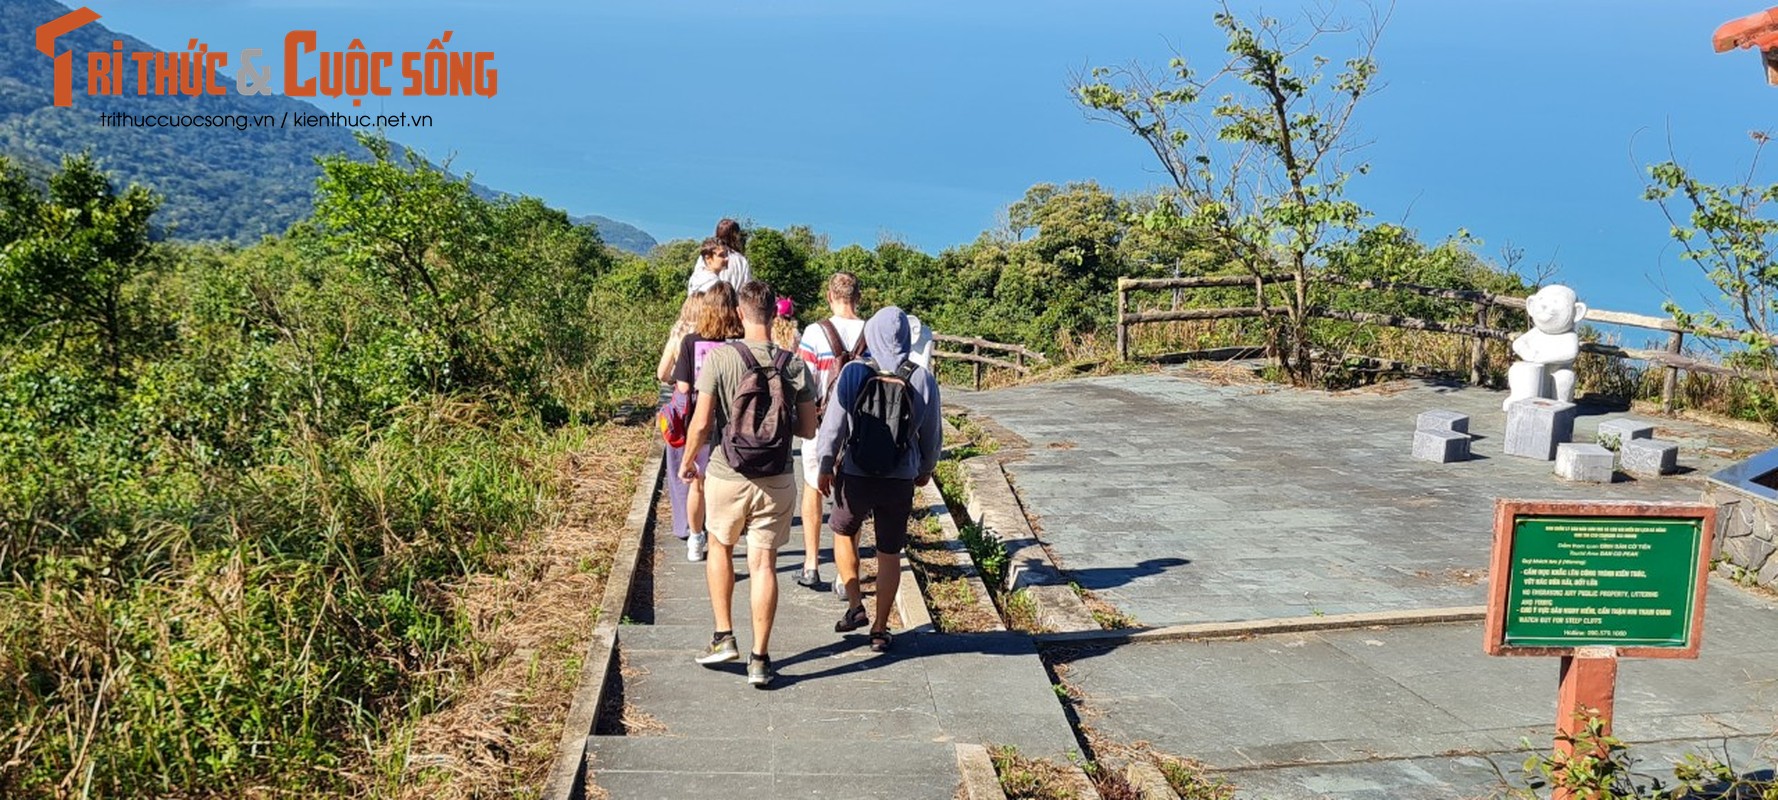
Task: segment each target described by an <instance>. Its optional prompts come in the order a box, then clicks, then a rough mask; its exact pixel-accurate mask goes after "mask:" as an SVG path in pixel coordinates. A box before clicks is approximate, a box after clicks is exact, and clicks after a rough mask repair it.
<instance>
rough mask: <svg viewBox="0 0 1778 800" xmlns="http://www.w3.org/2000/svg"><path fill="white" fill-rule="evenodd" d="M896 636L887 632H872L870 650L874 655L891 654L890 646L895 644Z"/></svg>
mask: <svg viewBox="0 0 1778 800" xmlns="http://www.w3.org/2000/svg"><path fill="white" fill-rule="evenodd" d="M894 642H895V634H892V633H890V632H889V631H887V630H881V631H871V632H870V650H871V652H873V653H887V652H889V645H891V644H894Z"/></svg>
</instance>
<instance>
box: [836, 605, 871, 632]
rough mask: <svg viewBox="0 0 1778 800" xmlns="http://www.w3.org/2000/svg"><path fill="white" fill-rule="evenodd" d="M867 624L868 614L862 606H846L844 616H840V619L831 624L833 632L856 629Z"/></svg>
mask: <svg viewBox="0 0 1778 800" xmlns="http://www.w3.org/2000/svg"><path fill="white" fill-rule="evenodd" d="M869 624H870V615H869V614H867V613H865V611H864V606H858V607H857V608H848V609H846V616H843V617H840V621H839V622H835V623H834V624H833V632H834V633H846V632H848V631H855V630H858V629H859V628H862V627H864V626H866V625H869Z"/></svg>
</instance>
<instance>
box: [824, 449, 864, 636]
mask: <svg viewBox="0 0 1778 800" xmlns="http://www.w3.org/2000/svg"><path fill="white" fill-rule="evenodd" d="M857 481H858V478H855V477H851V476H848V475H844V474H839V475H835V476H833V482H832V483H831V484H829V486H830V487H831V489H832V491H833V516H832V517H830V518H829V521H830V522H831V523H832V524H833V566H834V568H835V569H836V570H837V571H838V572H839V578H838V579H839V581H840V582H841V584H842V585H844V586H845V587H846V607H847V608H849V609H851V608H859V607H861V606H862V605H863V604H864V589H863V588H862V587H860V586H859V585H858V531H859V529H860V528H862V527H864V516H863V514H862V513H860V512H859V511H858V509H857V504H856V503H855V502H854V500H856V499H857V498H855V497H854V496H853V494H854V493H853V490H852V487H853V485H854V483H856V482H857Z"/></svg>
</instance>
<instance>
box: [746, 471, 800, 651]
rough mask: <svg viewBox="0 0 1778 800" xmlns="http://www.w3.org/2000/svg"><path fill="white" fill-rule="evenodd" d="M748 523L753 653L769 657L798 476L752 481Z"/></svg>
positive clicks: (794, 511) (748, 564)
mask: <svg viewBox="0 0 1778 800" xmlns="http://www.w3.org/2000/svg"><path fill="white" fill-rule="evenodd" d="M753 484H754V493H753V495H754V496H753V497H752V498H751V500H752V502H751V503H749V506H750V508H749V512H750V513H749V515H748V523H747V570H748V581H749V583H750V584H751V588H752V592H751V598H750V599H751V600H752V606H753V653H754V654H755V655H762V656H763V655H767V654H769V653H770V652H771V650H769V649H768V648H769V647H770V646H771V643H772V621H773V620H774V619H775V618H776V617H777V615H778V548H780V547H783V546H784V545H786V544H788V543H789V542H790V520H791V518H792V517H794V516H795V515H796V484H797V476H796V475H795V474H785V475H774V476H772V477H769V478H758V479H755V480H754V481H753Z"/></svg>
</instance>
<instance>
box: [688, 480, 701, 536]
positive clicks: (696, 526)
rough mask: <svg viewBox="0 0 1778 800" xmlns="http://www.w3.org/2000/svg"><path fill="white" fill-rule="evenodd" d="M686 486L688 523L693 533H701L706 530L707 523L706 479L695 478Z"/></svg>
mask: <svg viewBox="0 0 1778 800" xmlns="http://www.w3.org/2000/svg"><path fill="white" fill-rule="evenodd" d="M686 488H687V492H686V496H685V519H686V524H687V525H689V526H691V527H690V528H689V530H690V532H691V533H699V532H701V531H703V530H704V523H705V519H704V518H705V510H704V479H703V478H693V479H692V482H691V485H690V486H688V487H686Z"/></svg>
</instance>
